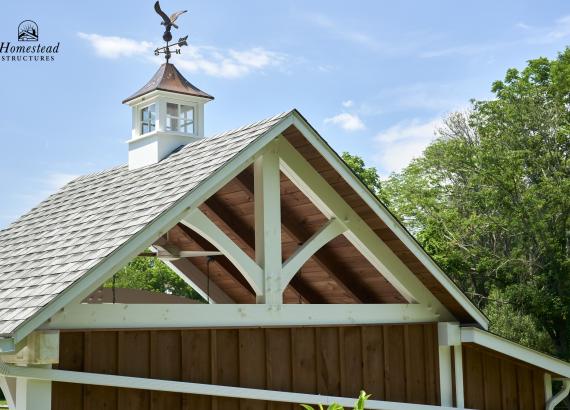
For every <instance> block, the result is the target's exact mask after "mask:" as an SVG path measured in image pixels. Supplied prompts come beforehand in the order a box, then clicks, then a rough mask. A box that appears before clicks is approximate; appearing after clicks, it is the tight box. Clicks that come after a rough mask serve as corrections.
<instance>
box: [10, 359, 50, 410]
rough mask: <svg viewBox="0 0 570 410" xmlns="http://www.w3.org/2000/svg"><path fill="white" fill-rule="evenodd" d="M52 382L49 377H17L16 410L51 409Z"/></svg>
mask: <svg viewBox="0 0 570 410" xmlns="http://www.w3.org/2000/svg"><path fill="white" fill-rule="evenodd" d="M7 366H8V365H7ZM21 368H22V369H26V367H21ZM28 369H31V368H28ZM36 369H37V368H36ZM37 370H45V371H49V370H50V369H37ZM51 383H52V382H51V380H49V379H36V378H22V377H18V378H16V410H51Z"/></svg>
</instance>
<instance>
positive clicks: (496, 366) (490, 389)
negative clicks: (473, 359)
mask: <svg viewBox="0 0 570 410" xmlns="http://www.w3.org/2000/svg"><path fill="white" fill-rule="evenodd" d="M482 363H483V383H484V390H485V406H486V407H485V408H487V409H491V408H496V407H497V406H498V405H499V406H500V405H501V402H502V383H501V366H500V361H499V360H497V358H495V357H492V356H490V355H482Z"/></svg>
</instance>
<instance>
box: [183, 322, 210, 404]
mask: <svg viewBox="0 0 570 410" xmlns="http://www.w3.org/2000/svg"><path fill="white" fill-rule="evenodd" d="M210 343H211V342H210V331H209V330H206V329H196V330H193V329H192V330H183V331H182V339H181V350H182V353H181V360H182V380H183V381H188V382H194V383H212V379H211V377H212V376H211V375H212V372H211V370H212V369H211V364H210V363H211V362H210V361H211V354H212V353H211V349H210V347H211V346H210ZM211 405H212V399H211V397H210V396H202V395H194V394H184V395H183V396H182V408H183V409H184V410H193V409H210V408H211Z"/></svg>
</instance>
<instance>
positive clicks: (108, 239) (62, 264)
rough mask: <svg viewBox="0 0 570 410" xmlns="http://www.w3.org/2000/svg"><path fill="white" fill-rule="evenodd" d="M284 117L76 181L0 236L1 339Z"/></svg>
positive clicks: (42, 203) (276, 117)
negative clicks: (146, 163)
mask: <svg viewBox="0 0 570 410" xmlns="http://www.w3.org/2000/svg"><path fill="white" fill-rule="evenodd" d="M287 114H288V113H283V114H280V115H277V116H274V117H271V118H268V119H266V120H263V121H260V122H257V123H255V124H251V125H247V126H244V127H242V128H239V129H237V130H233V131H228V132H225V133H223V134H219V135H217V136H214V137H211V138H206V139H202V140H199V141H196V142H194V143H191V144H188V145H186V146H185V147H183V148H182V149H181V150H180V151H178V152H176V153H173V154H171V155H170V156H169V157H168V158H166V159H164V160H163V161H161V162H159V163H158V164H154V165H150V166H147V167H144V168H139V169H136V170H132V171H129V169H128V167H127V166H121V167H116V168H112V169H109V170H106V171H102V172H98V173H94V174H90V175H85V176H83V177H79V178H77V179H75V180H73V181H71V182H70V183H68V184H67V185H65V186H64V187H63V188H62V189H60V190H59V191H58V192H57V193H55V194H53V195H51V196H50V197H48V198H47V199H46V200H45V201H43V202H41V203H40V204H39V205H38V206H37V207H35V208H33V209H32V210H31V211H30V212H28V213H27V214H25V215H23V216H22V217H21V218H19V219H18V220H17V221H15V222H14V223H12V224H11V225H10V226H9V227H8V228H6V229H4V230H1V231H0V336H9V335H11V334H12V333H13V332H14V331H15V330H16V328H17V327H18V326H20V325H21V324H22V323H23V322H25V321H26V320H27V319H29V318H30V317H32V316H33V315H34V314H35V313H36V312H38V311H39V310H40V309H41V308H42V307H44V306H45V305H47V304H48V303H49V302H51V301H52V300H53V299H55V297H56V296H57V295H58V294H59V293H61V292H62V291H63V290H64V289H66V288H67V287H68V286H70V285H71V284H72V283H74V282H75V281H77V280H78V279H80V278H81V277H82V276H83V275H84V274H86V273H87V272H88V271H89V269H91V268H92V267H94V266H95V265H97V264H98V263H99V262H100V261H101V260H102V259H103V258H105V257H106V256H107V255H109V254H110V253H111V252H112V251H113V250H115V249H116V248H118V247H119V246H121V245H122V244H124V243H125V242H126V241H128V240H129V239H130V238H131V237H132V236H133V235H134V234H136V233H137V232H139V231H140V230H142V229H143V228H144V227H145V226H146V225H147V224H148V223H150V222H151V221H153V220H154V219H156V218H157V217H158V216H160V214H161V213H162V212H164V211H165V210H166V209H168V208H169V207H170V206H171V205H173V204H174V203H175V202H176V201H177V200H178V199H180V198H181V197H182V196H184V195H185V194H187V193H188V192H190V191H191V190H192V189H194V188H195V187H196V186H198V184H200V183H201V182H202V181H204V180H205V179H207V178H208V177H209V176H210V175H212V174H213V173H214V172H215V171H217V170H218V169H219V168H221V166H222V165H224V164H225V163H226V162H228V161H229V160H230V159H231V158H233V157H234V156H235V155H236V154H238V153H239V152H240V151H241V150H242V149H244V148H245V147H246V146H247V145H248V144H250V143H252V142H253V141H254V140H256V139H257V138H258V137H260V136H261V135H263V134H264V133H265V132H266V131H268V130H269V129H271V128H272V127H273V126H274V125H276V124H277V123H278V122H279V121H280V120H282V119H283V118H284V117H285V116H287Z"/></svg>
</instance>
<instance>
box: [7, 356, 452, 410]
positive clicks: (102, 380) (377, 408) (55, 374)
mask: <svg viewBox="0 0 570 410" xmlns="http://www.w3.org/2000/svg"><path fill="white" fill-rule="evenodd" d="M0 372H1V373H3V374H6V375H8V376H12V377H18V378H21V379H24V380H26V379H35V380H47V381H55V382H64V383H79V384H92V385H96V386H112V387H123V388H133V389H142V390H153V391H166V392H174V393H188V394H200V395H205V396H213V397H232V398H239V399H253V400H265V401H271V402H285V403H296V404H298V403H308V404H315V405H319V404H322V405H325V406H326V405H331V404H333V403H337V404H340V405H342V406H345V407H347V408H348V407H352V406H353V405H354V402H355V401H356V398H349V397H336V396H324V395H318V394H307V393H294V392H284V391H276V390H263V389H253V388H248V387H232V386H222V385H215V384H203V383H190V382H179V381H174V380H162V379H145V378H142V377H130V376H116V375H111V374H98V373H84V372H75V371H69V370H57V369H41V368H34V367H16V366H10V365H1V366H0ZM366 408H367V409H370V410H452V409H453V407H445V406H434V405H426V404H411V403H401V402H393V401H380V400H367V401H366Z"/></svg>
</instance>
